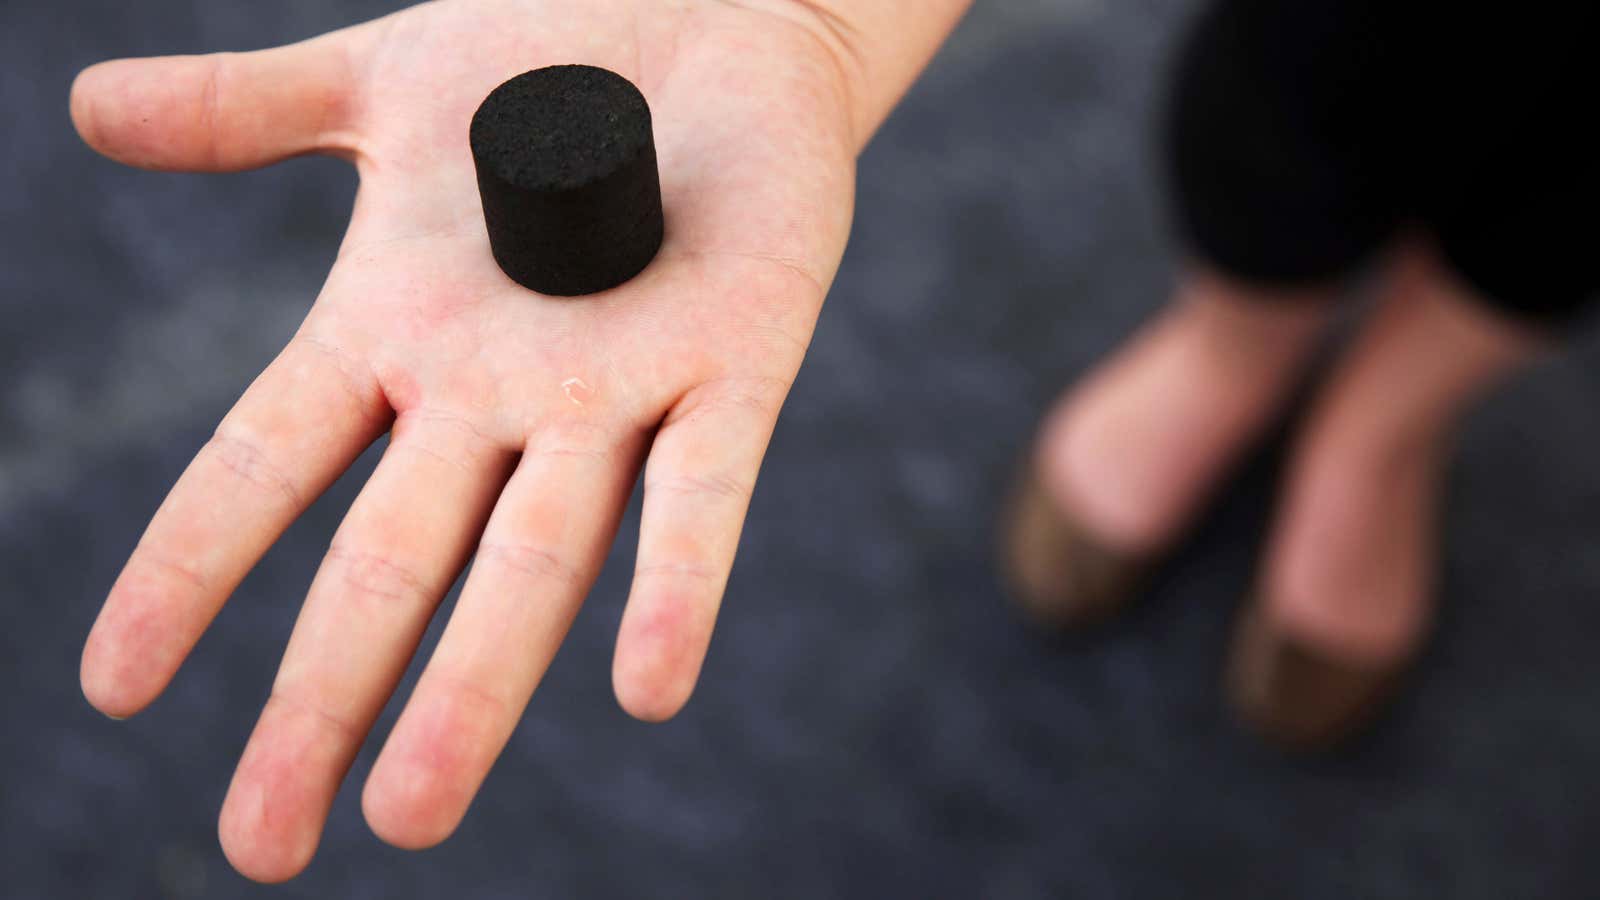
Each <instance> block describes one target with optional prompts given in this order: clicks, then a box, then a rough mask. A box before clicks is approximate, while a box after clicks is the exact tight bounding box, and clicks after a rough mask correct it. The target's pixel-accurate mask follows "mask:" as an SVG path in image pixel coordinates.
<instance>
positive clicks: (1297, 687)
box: [1224, 598, 1403, 750]
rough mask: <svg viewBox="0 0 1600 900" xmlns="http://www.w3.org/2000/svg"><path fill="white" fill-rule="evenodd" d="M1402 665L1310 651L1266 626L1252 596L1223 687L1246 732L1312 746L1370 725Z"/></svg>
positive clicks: (1292, 744)
mask: <svg viewBox="0 0 1600 900" xmlns="http://www.w3.org/2000/svg"><path fill="white" fill-rule="evenodd" d="M1402 668H1403V667H1402V666H1398V665H1396V666H1372V665H1358V664H1354V663H1350V662H1346V661H1342V660H1336V659H1333V658H1331V657H1329V656H1327V655H1325V654H1322V653H1316V652H1312V651H1310V650H1308V649H1306V648H1305V647H1303V646H1301V645H1299V644H1298V643H1296V642H1295V641H1293V640H1291V639H1290V638H1288V637H1287V636H1285V635H1283V634H1282V633H1280V632H1278V631H1277V630H1275V629H1273V628H1271V627H1270V626H1268V624H1267V623H1266V620H1265V616H1264V614H1263V613H1262V604H1261V601H1260V600H1259V599H1258V598H1252V599H1251V600H1250V601H1249V602H1248V604H1247V605H1246V607H1245V609H1244V612H1243V613H1242V615H1241V616H1240V618H1239V626H1238V632H1237V634H1236V635H1235V637H1234V645H1233V653H1232V655H1231V657H1230V658H1229V663H1228V669H1227V674H1226V676H1225V685H1224V690H1225V692H1226V694H1227V696H1228V699H1229V701H1230V702H1231V703H1232V704H1233V707H1234V710H1235V711H1236V712H1237V714H1238V715H1239V718H1240V719H1241V720H1243V722H1244V723H1245V724H1246V725H1247V726H1248V727H1249V728H1250V729H1251V730H1253V731H1255V732H1257V733H1259V734H1260V735H1262V736H1263V737H1265V738H1267V739H1268V740H1270V741H1272V742H1274V743H1277V744H1279V745H1281V746H1283V747H1285V748H1288V749H1293V750H1318V749H1324V748H1326V747H1329V746H1330V745H1333V744H1336V743H1338V742H1340V741H1343V740H1345V739H1347V738H1349V737H1351V736H1353V735H1354V734H1356V733H1357V732H1359V731H1362V730H1363V729H1365V728H1366V726H1368V725H1369V724H1371V722H1372V720H1373V719H1374V718H1375V717H1376V716H1377V714H1378V713H1379V712H1380V711H1381V710H1382V709H1383V707H1384V705H1385V703H1386V702H1387V701H1388V700H1389V698H1390V697H1391V696H1393V694H1394V691H1395V688H1396V686H1397V685H1398V684H1399V681H1400V676H1401V674H1402Z"/></svg>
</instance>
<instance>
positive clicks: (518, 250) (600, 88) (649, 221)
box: [471, 66, 663, 297]
mask: <svg viewBox="0 0 1600 900" xmlns="http://www.w3.org/2000/svg"><path fill="white" fill-rule="evenodd" d="M471 143H472V161H473V164H474V165H475V166H476V167H477V170H478V194H479V195H480V196H481V197H482V199H483V219H484V223H485V224H486V225H487V226H488V230H489V247H490V249H491V250H492V251H493V252H494V259H495V262H497V263H499V264H500V268H501V269H502V270H504V271H505V273H506V274H507V275H509V276H511V278H512V280H514V281H516V282H517V283H518V284H521V285H522V286H524V287H527V288H530V289H532V290H535V291H538V292H539V293H541V294H557V295H561V296H569V297H570V296H576V295H578V294H592V293H595V292H596V291H603V290H605V289H606V288H610V287H615V286H617V285H619V284H621V283H623V282H624V281H627V280H628V279H629V278H632V277H633V276H635V275H637V274H639V272H640V270H642V269H643V268H644V267H645V266H646V265H648V264H649V262H650V260H651V259H652V258H653V257H654V256H655V255H656V251H657V250H658V249H660V247H661V237H662V228H663V223H662V215H661V181H660V176H659V175H658V174H657V172H656V148H655V140H654V137H653V136H652V134H651V130H650V107H649V106H648V105H647V104H646V103H645V100H644V95H643V94H641V93H639V89H638V88H636V87H634V86H633V84H632V82H630V81H628V79H626V78H623V77H622V76H621V75H618V74H617V73H615V72H611V71H607V70H606V69H600V68H596V67H594V66H550V67H548V68H543V69H535V70H533V71H532V72H526V73H524V74H522V75H518V76H517V77H515V78H513V79H511V80H510V81H507V82H506V83H505V84H502V85H500V86H499V87H497V88H495V89H494V90H493V91H492V92H491V93H490V94H489V96H488V97H487V98H486V99H485V100H484V101H483V105H481V106H479V107H478V112H477V113H476V114H475V115H473V117H472V129H471Z"/></svg>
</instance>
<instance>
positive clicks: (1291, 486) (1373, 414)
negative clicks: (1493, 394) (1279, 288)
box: [1227, 248, 1539, 747]
mask: <svg viewBox="0 0 1600 900" xmlns="http://www.w3.org/2000/svg"><path fill="white" fill-rule="evenodd" d="M1382 290H1383V296H1382V297H1381V298H1380V305H1379V308H1378V309H1377V311H1376V314H1375V316H1374V318H1373V320H1372V321H1371V322H1370V323H1368V324H1367V325H1366V326H1365V328H1364V329H1363V331H1362V333H1361V335H1360V336H1359V337H1358V338H1357V340H1356V343H1355V344H1354V345H1353V346H1352V347H1351V349H1350V350H1349V352H1348V353H1347V355H1346V356H1345V358H1344V359H1343V360H1341V362H1340V363H1339V367H1338V369H1337V370H1336V371H1335V373H1334V375H1333V377H1332V379H1331V380H1330V381H1329V382H1328V383H1327V384H1326V385H1325V386H1324V388H1323V390H1322V394H1321V396H1320V397H1319V398H1318V400H1317V401H1316V405H1315V407H1314V409H1313V411H1312V415H1311V416H1310V418H1309V419H1308V421H1307V423H1306V426H1305V430H1304V431H1303V432H1302V435H1301V437H1300V438H1299V439H1298V440H1297V443H1296V447H1295V451H1294V455H1293V458H1292V460H1291V463H1290V466H1289V469H1288V473H1287V476H1286V481H1285V485H1284V489H1283V491H1282V494H1281V499H1280V506H1279V510H1278V514H1277V518H1276V522H1275V524H1274V527H1273V532H1272V535H1271V538H1270V540H1269V543H1268V547H1267V552H1266V555H1265V557H1264V562H1263V568H1262V571H1261V575H1260V581H1259V591H1258V595H1257V596H1256V597H1255V598H1253V599H1252V600H1251V602H1250V603H1249V604H1248V607H1247V609H1246V610H1245V613H1244V615H1243V616H1242V618H1241V621H1240V626H1239V631H1238V634H1237V637H1236V641H1235V646H1234V653H1233V657H1232V662H1231V665H1230V668H1229V671H1228V675H1227V689H1228V692H1229V695H1230V698H1231V700H1232V702H1233V704H1234V706H1235V707H1236V709H1237V710H1238V712H1239V714H1240V716H1241V717H1242V718H1243V719H1244V720H1245V722H1246V723H1247V724H1249V725H1250V726H1252V727H1253V728H1254V729H1255V730H1257V731H1258V732H1260V733H1262V734H1264V735H1266V736H1268V737H1269V738H1272V739H1274V740H1276V741H1278V742H1279V743H1282V744H1285V745H1290V746H1295V747H1314V746H1320V745H1324V744H1327V743H1330V742H1332V741H1335V740H1338V739H1339V738H1342V737H1344V736H1346V735H1348V734H1350V733H1351V732H1353V731H1355V730H1357V729H1358V728H1360V727H1361V726H1362V725H1364V724H1365V723H1367V722H1368V721H1369V720H1370V719H1371V717H1372V716H1373V714H1374V713H1375V711H1376V710H1377V709H1378V708H1379V707H1380V706H1381V702H1382V700H1383V699H1384V698H1385V697H1387V695H1388V694H1389V693H1390V691H1391V689H1392V688H1393V686H1394V684H1395V682H1396V680H1397V678H1398V677H1399V675H1400V674H1401V672H1402V671H1403V669H1404V667H1405V665H1406V663H1407V662H1408V661H1409V660H1410V659H1412V658H1413V656H1414V655H1415V653H1416V651H1417V649H1418V648H1419V647H1420V645H1421V643H1422V641H1423V638H1424V636H1425V634H1426V632H1427V628H1428V625H1429V622H1430V620H1431V617H1432V611H1433V605H1432V594H1433V573H1434V567H1435V562H1436V556H1437V553H1436V545H1435V544H1436V537H1437V524H1436V522H1435V516H1434V514H1435V507H1436V503H1437V493H1438V487H1439V483H1440V480H1441V478H1442V476H1443V474H1444V471H1445V466H1446V464H1447V462H1448V454H1449V444H1450V438H1451V436H1452V434H1453V432H1454V430H1455V425H1456V423H1457V422H1458V421H1459V419H1460V417H1461V414H1462V412H1463V410H1464V409H1465V408H1466V407H1467V405H1468V404H1469V403H1470V401H1471V400H1472V399H1473V398H1475V397H1477V396H1478V395H1479V394H1480V393H1481V392H1482V391H1483V390H1484V389H1485V388H1487V387H1489V386H1490V385H1492V384H1494V383H1495V382H1497V381H1498V380H1500V379H1501V378H1502V377H1503V376H1504V375H1505V374H1506V373H1507V372H1508V370H1510V369H1511V368H1512V367H1513V366H1515V365H1516V364H1517V363H1519V362H1521V361H1523V360H1525V359H1527V358H1528V357H1529V356H1530V355H1531V354H1532V353H1533V352H1534V350H1535V349H1536V348H1537V347H1538V345H1539V341H1538V339H1537V338H1536V337H1535V336H1534V335H1533V333H1532V332H1531V331H1529V330H1526V329H1523V328H1521V327H1519V326H1516V325H1514V324H1512V323H1511V322H1509V321H1508V320H1506V319H1504V318H1501V317H1499V316H1498V315H1497V314H1496V313H1494V312H1492V311H1491V310H1489V309H1488V308H1487V307H1486V306H1484V305H1483V303H1482V302H1481V301H1480V300H1479V299H1477V298H1475V297H1473V296H1472V295H1471V293H1470V291H1469V289H1468V288H1466V287H1465V286H1464V285H1462V284H1460V283H1459V282H1457V281H1455V280H1454V278H1453V276H1452V275H1451V274H1450V273H1448V272H1447V271H1445V270H1444V269H1443V268H1442V267H1441V266H1440V265H1439V264H1438V263H1437V262H1436V261H1435V260H1434V258H1433V257H1432V256H1431V254H1430V253H1429V252H1428V251H1426V250H1424V249H1420V248H1408V249H1407V250H1405V251H1404V252H1402V254H1401V255H1400V257H1399V258H1398V260H1397V261H1396V263H1395V265H1394V266H1393V268H1392V270H1391V272H1390V274H1389V275H1388V278H1387V284H1386V285H1385V286H1384V288H1383V289H1382Z"/></svg>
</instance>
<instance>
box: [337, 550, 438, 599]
mask: <svg viewBox="0 0 1600 900" xmlns="http://www.w3.org/2000/svg"><path fill="white" fill-rule="evenodd" d="M328 560H329V562H331V563H333V564H335V565H336V566H337V567H338V569H339V583H340V584H341V585H343V586H344V587H345V588H346V589H348V590H350V591H351V592H352V593H355V594H358V595H362V596H369V597H377V598H381V599H386V600H396V601H421V600H424V599H426V598H427V597H428V595H429V594H431V593H432V590H431V585H429V583H428V582H427V581H426V580H425V579H423V578H422V577H421V576H420V575H418V574H417V573H416V572H414V571H412V570H411V569H410V568H408V567H407V566H405V565H403V564H401V563H398V562H395V561H394V560H392V559H390V558H388V557H385V556H383V555H380V554H376V553H370V552H366V551H361V550H355V549H352V548H349V547H345V546H342V545H339V544H335V545H334V546H333V547H331V548H330V549H329V550H328Z"/></svg>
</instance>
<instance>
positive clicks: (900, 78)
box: [737, 0, 972, 152]
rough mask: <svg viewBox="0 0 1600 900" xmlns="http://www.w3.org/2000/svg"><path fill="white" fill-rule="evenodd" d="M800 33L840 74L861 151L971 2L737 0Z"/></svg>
mask: <svg viewBox="0 0 1600 900" xmlns="http://www.w3.org/2000/svg"><path fill="white" fill-rule="evenodd" d="M737 5H740V6H745V7H747V8H751V9H759V10H762V11H765V12H768V13H771V14H774V15H777V16H780V17H782V18H784V19H786V20H788V21H790V22H792V23H794V24H796V25H798V26H800V27H801V28H803V29H804V30H805V32H806V33H807V34H808V35H809V36H810V37H811V39H812V40H813V41H815V43H817V44H818V45H819V46H820V48H821V49H822V51H823V52H825V53H826V54H827V55H828V57H829V61H830V64H831V66H832V68H833V69H834V70H835V71H836V72H837V73H838V76H839V82H840V90H841V93H842V95H843V97H844V99H845V101H846V104H847V105H848V107H849V118H850V124H851V134H852V137H853V139H854V144H855V148H854V149H855V150H856V151H857V152H859V151H860V150H861V149H862V147H864V146H865V145H866V143H867V141H868V140H869V139H870V138H871V137H872V134H873V132H875V131H876V130H877V129H878V126H879V125H881V124H882V123H883V120H884V119H885V118H886V117H887V116H888V115H889V111H890V110H891V109H893V108H894V106H895V104H896V103H898V102H899V101H900V98H901V97H902V96H903V95H904V94H905V92H906V90H907V89H909V88H910V87H911V84H912V82H913V81H915V80H916V78H917V76H918V75H919V74H921V72H922V69H923V68H924V67H925V66H926V65H927V64H928V61H929V60H930V59H932V57H933V55H934V53H935V52H936V51H937V50H938V49H939V46H940V45H941V44H942V43H943V42H944V39H945V38H946V37H948V36H949V34H950V32H951V31H952V30H954V28H955V26H956V23H957V22H959V21H960V19H961V17H962V16H963V15H964V14H965V13H966V11H967V9H968V7H970V6H971V5H972V0H739V2H738V4H737Z"/></svg>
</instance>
